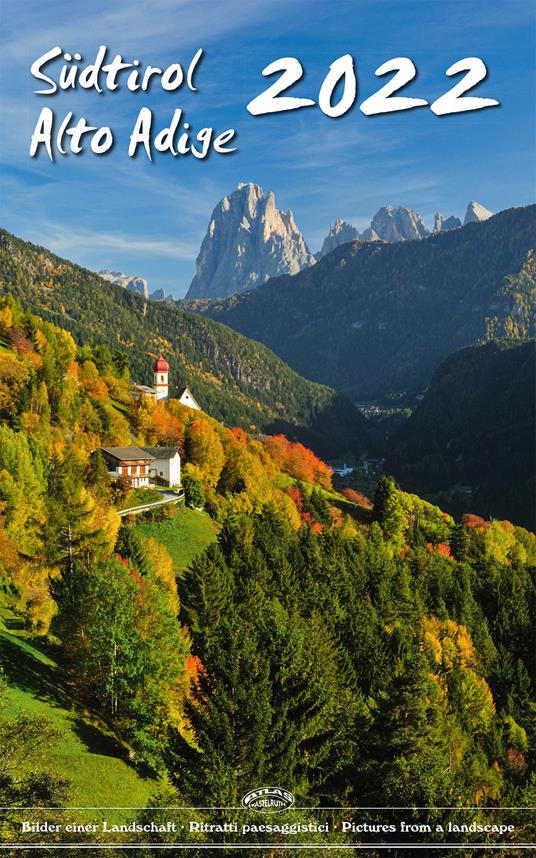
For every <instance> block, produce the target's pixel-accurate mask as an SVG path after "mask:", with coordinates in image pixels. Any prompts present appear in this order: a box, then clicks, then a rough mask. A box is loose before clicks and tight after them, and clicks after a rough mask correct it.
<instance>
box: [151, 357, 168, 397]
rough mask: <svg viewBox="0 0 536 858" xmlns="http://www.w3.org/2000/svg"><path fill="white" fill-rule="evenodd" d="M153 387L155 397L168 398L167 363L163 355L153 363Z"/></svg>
mask: <svg viewBox="0 0 536 858" xmlns="http://www.w3.org/2000/svg"><path fill="white" fill-rule="evenodd" d="M153 372H154V385H153V386H154V389H155V391H156V398H157V399H167V398H168V373H169V364H168V362H167V360H166V359H165V357H164V356H163V355H160V357H158V358H157V359H156V360H155V362H154V364H153Z"/></svg>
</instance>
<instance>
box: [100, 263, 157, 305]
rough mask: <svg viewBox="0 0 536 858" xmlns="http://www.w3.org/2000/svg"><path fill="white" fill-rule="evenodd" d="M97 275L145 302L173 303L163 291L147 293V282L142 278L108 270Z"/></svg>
mask: <svg viewBox="0 0 536 858" xmlns="http://www.w3.org/2000/svg"><path fill="white" fill-rule="evenodd" d="M97 274H98V275H99V277H102V279H103V280H107V281H108V283H115V284H116V285H117V286H122V287H123V289H126V290H127V292H135V293H136V295H141V296H142V297H143V298H145V300H146V301H147V300H149V301H173V298H172V296H171V295H167V296H166V293H165V292H164V290H163V289H155V291H154V292H149V286H148V284H147V280H145V278H143V277H129V276H128V274H123V272H122V271H110V270H109V269H108V268H106V269H104V270H103V271H98V272H97Z"/></svg>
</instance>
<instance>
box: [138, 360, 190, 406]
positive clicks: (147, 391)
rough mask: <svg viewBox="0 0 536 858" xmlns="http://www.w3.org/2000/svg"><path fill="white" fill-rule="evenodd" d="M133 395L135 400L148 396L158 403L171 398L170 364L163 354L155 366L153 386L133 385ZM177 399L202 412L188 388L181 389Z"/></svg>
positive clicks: (182, 403)
mask: <svg viewBox="0 0 536 858" xmlns="http://www.w3.org/2000/svg"><path fill="white" fill-rule="evenodd" d="M131 391H132V395H133V396H134V399H141V397H142V396H147V397H149V398H150V399H153V400H154V401H155V402H158V401H160V400H162V399H168V397H169V364H168V362H167V360H166V359H165V357H164V356H163V355H162V354H161V355H160V356H159V357H157V359H156V360H155V362H154V364H153V386H152V387H148V386H147V385H145V384H132V385H131ZM177 399H178V400H179V402H180V403H181V405H186V407H187V408H195V409H196V410H198V411H200V410H201V406H200V405H199V403H198V402H197V400H196V399H195V397H194V395H193V394H192V392H191V391H190V390H189V389H188V388H187V387H181V388H180V389H179V394H178V396H177Z"/></svg>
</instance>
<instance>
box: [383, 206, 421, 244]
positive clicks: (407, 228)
mask: <svg viewBox="0 0 536 858" xmlns="http://www.w3.org/2000/svg"><path fill="white" fill-rule="evenodd" d="M370 228H371V230H372V232H374V233H375V234H376V235H377V236H378V238H381V239H382V240H383V241H389V242H396V241H412V240H414V239H416V238H425V237H426V236H427V235H430V230H429V229H428V227H427V226H426V224H425V223H424V221H423V219H422V218H421V216H420V214H418V213H417V212H414V211H413V209H407V208H405V207H404V206H400V207H399V208H397V209H395V208H393V206H384V207H383V208H381V209H380V210H379V211H377V212H376V214H375V215H374V217H373V218H372V223H371V225H370Z"/></svg>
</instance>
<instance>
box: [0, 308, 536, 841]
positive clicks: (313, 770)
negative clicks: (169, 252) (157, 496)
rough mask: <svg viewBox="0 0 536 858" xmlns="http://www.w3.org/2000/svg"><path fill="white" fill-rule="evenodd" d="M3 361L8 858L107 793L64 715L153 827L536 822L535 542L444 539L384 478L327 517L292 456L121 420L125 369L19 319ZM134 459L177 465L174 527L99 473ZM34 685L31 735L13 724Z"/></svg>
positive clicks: (305, 467) (314, 471)
mask: <svg viewBox="0 0 536 858" xmlns="http://www.w3.org/2000/svg"><path fill="white" fill-rule="evenodd" d="M128 300H131V299H130V298H128ZM147 312H148V315H149V312H150V311H149V310H148V311H147ZM155 312H156V311H155ZM0 337H1V346H0V421H1V422H0V616H1V617H2V621H3V625H4V628H3V629H0V652H2V653H3V654H4V656H5V654H6V653H7V654H8V655H9V657H3V671H4V675H3V680H2V682H3V685H2V688H0V702H2V701H3V700H4V699H5V700H6V701H7V704H8V705H6V706H4V705H3V708H2V710H1V713H0V748H1V749H2V751H3V753H2V754H0V757H2V758H3V759H8V758H9V759H10V760H11V761H12V762H11V764H10V765H9V766H6V765H5V764H2V763H0V772H1V778H0V798H1V799H2V800H1V801H0V804H1V805H2V806H3V807H4V808H6V807H8V808H11V810H8V811H5V810H4V822H5V826H4V828H3V829H2V831H3V835H2V836H4V837H7V838H9V836H10V834H11V833H12V830H13V827H12V826H13V825H14V822H13V820H14V819H15V818H16V816H17V813H18V811H17V808H20V807H28V806H29V805H45V806H52V807H55V806H59V805H69V804H75V803H76V804H77V805H79V806H88V805H92V806H95V804H96V801H95V792H96V791H97V790H98V789H101V788H102V787H101V785H97V784H95V783H94V782H89V781H88V784H87V785H86V786H85V787H84V784H80V783H79V782H77V781H76V771H74V769H75V768H76V767H74V766H73V764H72V757H71V758H69V757H68V756H67V757H66V756H65V755H64V753H63V752H62V750H61V749H62V744H61V743H62V741H64V738H62V736H61V734H60V731H59V730H58V726H57V724H58V720H57V719H58V718H59V717H60V712H64V711H65V710H66V708H69V707H73V708H74V709H75V710H76V712H78V713H79V714H78V716H77V717H78V719H79V721H78V722H77V723H81V719H82V717H84V718H86V719H87V718H88V717H89V715H91V718H92V719H93V720H92V723H91V729H90V728H89V727H88V726H86V728H85V730H84V731H82V733H81V735H82V736H83V737H84V741H85V742H86V743H90V742H91V741H92V736H93V735H94V733H95V732H96V731H97V730H99V731H101V732H102V733H103V734H104V732H106V731H107V732H106V736H107V737H108V738H107V741H108V743H109V745H110V747H111V746H112V744H113V746H114V747H119V748H120V749H121V751H120V754H121V765H122V766H124V769H125V770H126V769H128V771H129V772H130V773H134V774H135V776H136V777H137V778H143V781H142V780H139V781H137V782H136V783H137V785H138V786H137V788H139V789H141V788H142V787H143V788H147V789H148V791H149V794H148V795H147V793H146V794H145V798H144V799H143V801H142V803H145V806H146V807H148V808H153V809H155V808H158V807H159V806H162V807H166V808H169V807H170V806H187V805H197V806H199V805H202V806H203V807H207V806H217V807H220V806H223V805H229V806H233V807H235V806H237V805H239V803H240V799H241V797H242V796H243V794H244V793H245V792H247V790H248V789H251V788H252V787H256V786H259V785H260V784H267V783H278V784H281V785H282V786H284V787H285V788H286V789H289V790H291V791H292V792H293V793H294V794H295V795H296V797H297V804H298V805H299V806H300V807H301V808H305V809H303V810H301V811H300V812H299V814H298V815H296V814H295V815H294V817H293V818H294V819H295V820H296V819H298V818H300V819H302V820H303V821H304V822H307V820H308V819H310V818H311V814H313V813H314V809H315V807H318V806H326V805H327V806H338V807H345V806H348V807H356V806H362V807H381V806H384V805H396V806H399V805H404V806H406V807H408V808H411V807H419V806H425V807H429V806H438V807H451V806H466V807H469V808H471V809H470V811H468V818H470V819H471V820H475V821H476V822H478V821H482V820H483V819H484V818H485V811H484V809H483V808H485V807H488V806H493V807H497V811H496V813H495V818H497V819H501V818H502V817H503V815H504V814H505V813H506V811H502V810H501V809H500V808H507V807H516V806H527V805H530V804H532V803H534V790H535V787H536V781H535V777H536V776H535V774H534V772H535V763H536V704H535V702H534V697H535V696H534V690H535V689H534V677H535V651H534V637H533V628H534V616H535V607H536V587H535V581H534V571H535V568H536V537H535V536H534V535H533V534H531V533H530V532H529V531H527V530H525V529H523V528H522V527H518V526H514V525H513V524H511V523H510V522H508V521H495V520H493V521H486V520H484V519H482V518H480V517H478V516H475V515H470V514H468V515H465V516H464V517H463V518H461V520H458V521H456V520H454V519H453V518H452V517H451V516H450V515H448V514H447V513H445V512H444V511H442V510H441V509H440V508H438V507H437V506H434V505H432V504H430V503H427V502H426V501H424V500H422V499H421V498H419V497H418V496H417V495H413V494H408V493H406V492H403V491H401V490H400V488H399V487H398V486H397V484H396V483H395V481H394V479H393V478H391V477H388V476H384V477H382V478H381V479H380V480H379V482H378V485H377V489H376V492H375V496H374V498H371V499H370V500H369V499H367V498H364V497H363V496H360V495H358V494H357V493H351V492H347V493H346V496H343V495H339V494H338V493H336V492H334V491H333V488H332V483H331V471H330V469H329V468H328V467H327V466H326V465H325V464H324V462H323V461H322V460H321V459H319V458H318V457H317V456H316V455H315V454H314V453H313V452H311V450H309V449H307V448H306V447H305V446H303V445H302V444H301V443H298V442H296V441H293V440H291V439H288V438H286V437H285V436H284V435H282V434H276V435H272V436H270V435H268V436H265V437H264V436H263V437H261V438H259V437H257V436H253V435H251V434H249V433H248V432H246V431H245V430H244V429H243V428H241V427H234V428H227V427H224V426H223V425H222V424H221V423H220V422H219V421H218V420H216V419H214V417H213V416H211V415H209V414H207V413H203V412H199V411H193V410H191V409H188V408H185V407H184V406H182V405H180V403H179V402H178V401H177V400H175V399H173V398H171V399H170V400H169V401H167V402H165V403H153V402H151V401H147V400H142V401H141V402H134V401H133V400H132V399H131V396H130V392H129V371H128V367H127V366H126V365H125V362H124V360H122V352H121V351H120V350H119V351H115V350H111V349H110V348H109V347H108V346H106V345H105V344H95V341H94V340H93V341H91V342H90V343H87V344H81V343H77V342H75V340H74V339H73V337H72V336H71V334H70V333H69V332H68V331H66V330H63V329H61V328H59V327H57V326H56V325H53V324H51V323H50V321H47V320H46V319H43V318H41V317H39V316H37V315H35V314H32V313H30V312H28V310H27V309H25V308H24V307H22V306H21V304H20V303H18V302H17V301H15V300H14V299H13V298H12V297H11V296H8V297H4V298H2V299H0ZM494 348H499V346H495V347H494ZM136 443H137V444H144V443H145V444H151V445H157V444H165V445H169V444H170V445H174V446H177V448H178V449H179V450H180V451H181V455H182V459H183V486H184V489H185V500H186V507H185V508H183V507H182V506H180V505H178V506H172V507H169V508H168V510H167V511H166V510H160V511H159V512H155V511H149V513H148V519H147V520H148V522H149V524H148V525H147V526H141V525H140V524H139V520H138V522H137V521H136V520H135V519H134V518H133V517H129V516H128V515H127V516H124V517H123V518H120V517H119V515H118V511H119V510H123V509H125V508H127V507H129V506H131V505H132V504H133V503H134V501H135V498H134V496H133V495H134V494H135V492H134V490H132V489H131V488H129V486H128V485H123V484H119V485H117V484H112V483H110V478H109V475H108V472H107V469H106V466H105V464H104V460H103V458H102V456H101V455H100V452H99V448H100V447H101V446H103V445H114V444H116V445H119V444H121V445H123V444H136ZM201 507H203V508H204V512H203V513H201V512H200V511H199V508H201ZM190 515H191V516H197V518H196V522H199V521H201V518H200V516H202V515H203V516H205V517H206V518H205V519H203V520H206V521H207V522H208V524H209V525H210V527H211V529H212V530H211V533H212V536H211V538H210V544H209V545H208V547H206V548H205V549H204V550H202V551H200V552H198V553H197V555H196V556H195V557H194V558H193V559H192V560H191V561H190V562H188V563H187V564H183V563H181V562H179V561H177V560H176V558H175V559H174V557H173V556H172V553H170V549H169V550H168V548H169V545H171V542H169V534H170V531H171V532H172V533H173V532H175V531H177V532H178V531H179V530H180V528H181V527H183V526H184V522H185V521H187V520H188V516H190ZM164 537H165V538H164ZM166 540H167V541H166ZM166 546H168V547H166ZM30 651H31V652H33V653H34V654H35V656H32V659H31V660H30V659H29V658H28V654H29V652H30ZM14 652H17V653H18V656H16V657H14V656H13V653H14ZM10 654H11V655H10ZM30 662H31V665H32V666H31V670H30V671H29V672H28V673H24V671H23V670H22V667H21V665H22V664H28V663H30ZM52 662H53V663H54V664H56V665H58V668H57V671H56V673H55V674H54V675H55V676H58V675H61V677H62V680H61V682H62V697H61V706H60V705H59V704H58V705H57V708H53V707H52V708H51V709H50V712H51V713H52V715H51V717H46V716H45V715H44V714H43V711H44V710H43V706H44V703H43V701H44V700H45V701H49V702H50V700H52V699H53V698H52V697H51V694H52V692H51V690H50V687H49V686H50V681H49V679H48V677H50V676H52V673H51V670H52V668H51V664H52ZM40 676H41V677H47V681H46V683H45V684H44V685H38V686H37V687H38V689H39V693H38V694H37V697H38V701H37V703H38V704H39V707H40V708H39V710H38V711H39V713H40V714H32V713H28V712H26V711H20V710H17V709H16V708H14V703H13V701H16V700H17V699H18V697H17V695H19V694H20V693H21V692H22V691H26V692H27V691H28V689H29V688H31V687H32V686H31V683H32V682H34V681H35V682H37V681H38V680H39V677H40ZM37 703H36V706H37ZM49 705H50V703H49ZM10 707H11V708H10ZM84 723H86V722H84ZM79 733H80V728H79ZM110 753H111V752H110ZM110 759H111V757H110ZM114 762H118V760H115V761H114ZM2 766H3V767H2ZM110 771H112V765H111V763H110V764H109V767H108V769H107V772H108V775H107V777H109V776H110V775H109V772H110ZM122 771H123V770H122ZM123 776H124V777H126V774H124V775H123ZM132 776H134V775H132ZM84 789H86V790H87V791H86V792H85V793H84ZM109 803H110V804H114V806H116V805H120V804H123V805H129V804H135V802H134V801H133V800H132V799H129V798H126V799H123V801H122V802H121V801H119V800H118V798H117V797H114V799H112V800H110V802H109ZM480 808H482V810H481V809H480ZM166 812H167V811H162V813H163V814H165V813H166ZM132 813H134V811H133V812H132ZM148 813H149V811H140V812H139V814H138V819H140V820H143V819H146V818H147V814H148ZM207 814H208V812H207V813H205V814H204V813H203V811H199V812H198V818H199V819H200V820H203V819H206V818H208V815H207ZM94 816H95V814H93V817H94ZM97 816H98V814H97ZM448 816H449V813H448V811H445V813H444V815H443V817H442V819H443V821H446V820H447V819H448ZM93 817H91V818H93ZM259 836H261V835H259ZM32 837H33V838H34V840H35V839H36V835H32V834H29V835H28V839H29V842H31V841H32ZM516 837H520V838H524V839H525V842H526V840H527V838H528V839H530V831H529V829H527V828H526V827H525V828H523V830H520V831H519V832H518V833H517V834H516ZM162 838H163V839H165V835H162ZM37 839H38V838H37ZM53 839H54V838H53V837H52V841H51V842H53ZM227 842H229V844H230V845H229V850H228V851H227V854H229V855H233V854H235V853H234V852H233V846H232V838H231V839H230V840H228V841H227ZM242 852H243V853H244V854H247V851H245V850H241V854H242ZM148 854H149V853H148ZM189 854H192V855H195V854H199V855H201V854H206V853H204V852H203V851H201V850H199V851H198V853H196V852H195V850H192V851H190V852H189ZM252 854H255V853H252ZM279 854H282V853H281V851H280V850H277V849H274V850H273V855H274V856H275V855H279ZM288 854H289V853H288V851H286V852H285V855H288ZM300 854H301V853H300ZM369 854H372V853H369ZM445 854H449V853H448V851H445ZM452 854H454V853H452ZM511 854H512V855H514V854H516V853H515V838H514V839H513V841H512V853H511Z"/></svg>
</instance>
